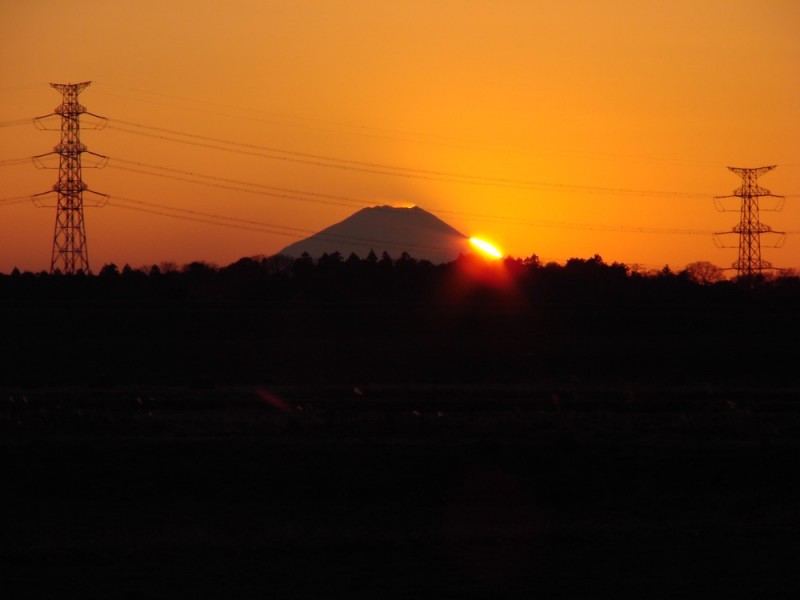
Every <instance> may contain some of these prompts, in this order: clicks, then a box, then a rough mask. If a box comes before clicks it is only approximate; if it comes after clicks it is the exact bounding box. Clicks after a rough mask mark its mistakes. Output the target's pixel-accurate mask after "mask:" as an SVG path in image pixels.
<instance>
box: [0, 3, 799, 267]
mask: <svg viewBox="0 0 800 600" xmlns="http://www.w3.org/2000/svg"><path fill="white" fill-rule="evenodd" d="M799 31H800V2H797V1H796V0H782V1H781V0H774V1H770V0H709V1H703V2H698V1H696V0H669V1H664V2H661V1H655V0H649V1H642V0H629V1H628V0H605V1H604V0H596V1H589V0H584V1H577V0H560V1H558V2H549V1H548V2H545V1H538V0H517V1H512V0H493V1H489V0H480V1H479V0H458V1H455V0H452V1H448V0H441V1H436V0H397V1H388V0H387V1H381V2H375V1H374V0H363V1H357V0H340V1H333V0H314V1H312V0H285V1H284V0H258V1H256V0H252V1H242V0H239V1H236V0H224V1H223V0H220V1H211V0H206V1H201V0H192V1H188V0H187V1H181V0H168V1H166V2H165V1H164V0H160V1H158V2H156V1H151V0H135V1H128V0H116V1H115V2H100V1H99V0H84V1H81V0H76V1H71V2H63V1H56V0H53V1H51V0H27V1H22V0H0V55H2V57H3V59H2V67H0V122H2V123H3V126H0V182H1V183H0V185H1V188H0V240H2V241H1V242H0V271H1V272H9V271H10V270H11V269H12V268H13V267H15V266H16V267H19V268H20V269H23V270H44V269H47V268H49V264H50V252H51V245H52V236H53V225H54V219H55V210H54V209H53V208H47V207H45V208H37V207H35V206H33V204H32V203H31V202H28V201H21V202H15V201H14V200H11V199H14V198H18V197H24V196H28V195H30V194H33V193H37V192H42V191H45V190H47V189H49V188H50V187H51V186H52V185H53V183H54V182H55V180H56V171H53V170H37V169H35V168H34V167H33V165H32V163H31V162H22V163H20V164H15V163H13V162H2V161H13V159H17V158H25V157H30V156H32V155H34V154H40V153H44V152H48V151H49V150H51V149H52V147H53V146H54V145H55V144H56V143H57V142H58V138H59V134H58V132H57V131H38V130H37V129H36V128H34V127H33V126H32V125H30V124H22V125H14V124H9V122H15V121H17V120H19V119H27V118H32V117H34V116H37V115H44V114H47V113H50V112H52V111H53V109H54V107H55V106H57V105H58V104H60V101H61V97H60V95H59V94H58V93H57V92H56V91H55V90H53V89H51V88H50V87H49V85H48V84H49V82H60V83H67V82H79V81H85V80H91V81H92V82H93V83H92V85H91V86H90V87H89V88H87V89H86V90H85V91H84V92H83V93H82V94H81V103H82V104H84V105H85V106H86V107H87V109H88V110H90V111H91V112H94V113H97V114H100V115H104V116H106V117H108V118H109V119H110V121H109V124H108V127H107V128H105V129H103V130H101V131H90V130H85V131H83V132H82V140H83V141H84V143H86V144H87V145H88V146H89V148H90V149H91V150H93V151H95V152H98V153H101V154H104V155H107V156H109V157H110V161H109V164H108V166H107V167H106V168H104V169H102V170H95V169H86V170H85V172H84V177H83V178H84V181H85V182H86V183H87V184H88V185H89V187H90V188H92V189H94V190H97V191H101V192H105V193H107V194H110V196H111V200H110V202H109V203H108V205H107V206H105V207H103V208H94V207H92V208H88V207H87V209H86V222H87V234H88V235H87V237H88V247H89V259H90V262H91V265H92V268H93V270H94V271H95V272H96V271H98V270H99V269H100V267H101V266H102V265H103V264H106V263H110V262H114V263H117V264H118V265H120V266H122V265H124V264H126V263H129V264H130V265H132V266H134V267H139V266H145V265H150V264H158V263H162V262H165V261H171V262H175V263H177V264H179V265H181V264H184V263H187V262H190V261H193V260H204V261H208V262H211V263H214V264H217V265H225V264H228V263H230V262H233V261H235V260H237V259H238V258H240V257H242V256H250V255H268V254H272V253H274V252H276V251H278V250H280V249H281V248H282V247H284V246H286V245H288V244H289V243H291V242H293V241H296V240H297V239H299V238H300V237H305V236H306V235H308V234H310V233H311V232H313V231H317V230H319V229H322V228H324V227H326V226H328V225H330V224H332V223H334V222H337V221H340V220H342V219H344V218H346V217H347V216H348V215H350V214H351V213H353V212H355V211H356V210H358V209H359V208H360V207H362V206H367V205H370V204H376V203H377V204H384V203H385V204H395V205H398V206H401V205H410V204H416V205H419V206H421V207H422V208H425V209H426V210H429V211H431V212H433V213H434V214H437V215H438V216H439V217H441V218H443V219H444V220H445V221H447V222H448V223H450V224H451V225H453V226H454V227H455V228H456V229H458V230H460V231H462V232H463V233H465V234H468V235H477V236H483V237H485V238H486V239H489V240H491V241H492V242H494V243H495V244H496V245H498V246H499V247H500V248H501V249H502V250H503V251H504V252H505V253H507V254H511V255H513V256H519V257H525V256H529V255H530V254H533V253H535V254H537V255H539V256H540V257H541V258H542V259H543V260H545V261H550V260H555V261H559V262H563V261H564V260H566V259H568V258H570V257H589V256H592V255H594V254H595V253H598V254H600V255H601V256H602V257H603V258H604V259H605V260H606V261H609V262H611V261H622V262H625V263H628V264H637V265H641V267H642V268H646V269H650V268H660V267H662V266H664V265H665V264H669V265H670V266H671V267H673V268H676V269H679V268H683V267H684V266H685V265H686V264H687V263H689V262H692V261H697V260H708V261H711V262H713V263H715V264H718V265H721V266H729V265H730V264H731V263H732V262H733V261H734V260H735V259H736V249H735V248H728V249H719V248H717V247H715V245H714V240H713V238H712V236H711V232H714V231H729V230H730V229H731V227H733V226H734V225H735V224H736V223H737V222H738V218H739V217H738V214H737V213H735V212H727V213H725V212H717V210H716V209H715V206H714V201H713V196H714V195H725V194H730V193H731V192H732V191H733V190H734V189H735V188H736V187H738V184H739V181H740V180H739V179H738V178H737V177H736V176H735V175H734V174H732V173H730V172H728V171H727V170H726V166H727V165H733V166H741V167H757V166H762V165H772V164H776V165H778V168H777V169H775V170H774V171H773V172H771V173H769V174H767V175H765V176H764V177H763V179H762V180H761V184H762V185H763V186H765V187H767V188H769V189H770V190H771V191H772V192H773V193H776V194H783V195H785V196H787V198H786V203H785V207H784V209H783V211H782V212H777V213H775V212H765V213H762V220H763V221H764V222H766V223H767V224H769V225H771V226H772V227H773V228H774V229H776V230H783V231H788V232H794V233H793V234H790V235H788V236H787V238H786V241H785V244H784V246H783V247H782V248H780V249H770V248H765V249H764V251H763V254H764V257H765V258H766V259H767V260H770V261H771V262H773V263H774V264H775V265H776V266H780V267H792V268H798V267H800V147H798V141H800V112H799V111H798V107H800V76H799V75H798V67H797V65H798V64H800V36H799V35H798V32H799ZM91 123H93V121H91V119H90V118H89V117H86V118H85V119H84V126H88V125H90V124H91ZM126 123H127V124H126ZM50 124H51V125H54V126H57V125H58V121H57V120H55V121H51V122H50ZM142 125H145V126H147V127H150V129H146V128H143V127H141V126H142ZM154 128H160V129H162V130H168V131H158V129H154ZM176 132H182V133H186V134H191V135H192V136H200V137H187V136H184V135H180V134H179V133H176ZM143 133H144V134H147V135H142V134H143ZM158 136H160V137H158ZM203 138H213V140H208V139H203ZM178 139H181V140H184V142H191V143H181V142H179V141H176V140H178ZM215 140H227V141H230V142H234V143H235V144H224V143H222V142H220V141H215ZM223 148H227V149H228V150H224V149H223ZM264 148H272V149H273V150H271V151H267V150H265V149H264ZM292 153H294V154H292ZM125 161H127V162H125ZM347 161H351V162H347ZM87 163H90V159H89V158H86V159H85V164H87ZM133 163H139V164H138V165H136V164H133ZM141 165H148V166H141ZM398 168H399V169H398ZM128 169H137V170H139V171H146V173H142V172H133V171H131V170H128ZM165 169H173V171H167V170H165ZM152 173H161V174H162V175H170V177H180V178H183V179H190V180H194V181H197V180H198V178H197V177H196V176H193V175H189V174H188V173H194V174H201V175H206V176H210V177H214V178H217V179H209V178H205V179H203V180H202V181H205V184H197V183H192V182H188V181H182V180H177V179H174V178H167V177H163V176H156V175H153V174H152ZM465 175H466V176H469V178H465V177H463V176H465ZM223 179H225V180H227V181H223ZM208 184H215V185H216V186H217V187H215V186H214V185H208ZM253 184H255V185H260V186H271V187H273V188H282V189H284V190H294V191H293V192H292V193H287V192H285V191H279V190H275V189H272V190H270V189H269V188H268V187H254V185H253ZM231 188H245V189H249V190H251V191H250V192H247V191H242V189H231ZM268 194H274V195H268ZM89 198H90V196H87V200H88V199H89ZM729 203H730V201H729ZM49 204H51V205H52V201H51V202H50V203H49ZM769 205H771V203H768V202H766V201H765V202H764V204H763V206H764V207H769ZM728 206H729V207H731V208H734V209H735V208H737V205H736V202H735V201H733V203H732V204H729V205H728ZM142 209H144V210H146V211H150V212H143V211H142ZM188 211H193V212H188ZM156 213H162V214H156ZM166 214H171V215H176V216H178V217H180V218H172V217H168V216H165V215H166ZM208 215H219V216H220V217H229V218H233V219H239V221H230V220H229V221H225V222H227V223H231V224H234V225H237V227H226V226H223V225H220V223H221V222H222V221H221V219H220V218H217V217H209V216H208ZM201 221H203V222H201ZM205 221H212V222H213V223H208V222H205ZM248 228H249V229H248ZM252 229H257V231H253V230H252ZM726 238H727V239H726V240H725V241H726V242H728V243H731V244H735V243H736V237H735V236H734V235H730V236H726ZM764 242H765V244H766V243H767V240H766V239H765V240H764Z"/></svg>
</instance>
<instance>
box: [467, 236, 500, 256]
mask: <svg viewBox="0 0 800 600" xmlns="http://www.w3.org/2000/svg"><path fill="white" fill-rule="evenodd" d="M469 243H470V244H472V245H473V246H475V247H476V248H477V249H478V250H480V251H481V252H483V253H484V254H486V255H488V256H491V257H492V258H503V255H502V253H501V252H500V250H498V249H497V248H495V247H494V246H492V245H491V244H490V243H489V242H486V241H484V240H480V239H478V238H469Z"/></svg>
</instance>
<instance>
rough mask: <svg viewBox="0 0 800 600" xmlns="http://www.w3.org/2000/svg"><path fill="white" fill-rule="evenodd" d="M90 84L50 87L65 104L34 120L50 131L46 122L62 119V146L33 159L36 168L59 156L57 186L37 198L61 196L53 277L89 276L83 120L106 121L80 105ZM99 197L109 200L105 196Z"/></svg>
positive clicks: (55, 239)
mask: <svg viewBox="0 0 800 600" xmlns="http://www.w3.org/2000/svg"><path fill="white" fill-rule="evenodd" d="M90 83H91V81H84V82H82V83H51V84H50V86H51V87H52V88H54V89H56V90H58V91H59V92H60V93H61V95H62V97H63V100H62V103H61V105H60V106H57V107H56V108H55V112H53V113H51V114H49V115H44V116H42V117H37V118H36V119H35V122H36V123H37V126H39V127H40V128H41V129H50V128H49V127H47V126H46V125H45V123H46V122H45V121H44V119H47V118H48V117H52V116H60V117H61V127H60V130H61V142H60V143H59V144H58V145H57V146H55V147H54V148H53V151H52V152H48V153H47V154H41V155H39V156H36V157H34V161H35V162H36V164H37V165H38V166H43V163H42V162H41V160H40V159H42V158H43V157H45V156H49V155H53V154H57V155H58V182H57V183H56V184H54V185H53V189H52V190H50V191H47V192H43V193H42V194H36V195H35V196H34V198H37V197H40V196H44V195H46V194H50V193H53V192H55V193H56V194H58V199H57V203H56V223H55V232H54V234H53V253H52V257H51V260H50V272H51V273H54V272H56V271H60V272H62V273H68V274H74V273H78V272H83V273H88V272H89V252H88V250H87V246H86V223H85V221H84V218H83V207H84V203H83V192H84V191H91V190H89V188H88V186H87V185H86V184H85V183H84V182H83V179H82V178H81V168H82V167H81V155H82V154H83V153H85V152H88V150H87V148H86V146H85V145H84V144H82V143H81V139H80V130H81V124H80V116H81V115H82V114H90V115H92V116H94V117H97V118H99V119H101V120H102V122H103V125H105V119H104V117H99V116H98V115H94V114H93V113H90V112H88V111H87V110H86V108H85V107H84V106H82V105H81V104H80V103H78V94H80V93H81V91H82V90H84V89H85V88H86V87H87V86H88V85H89V84H90ZM89 154H94V155H95V156H98V157H100V158H101V159H106V157H105V156H102V155H100V154H95V153H94V152H89ZM95 166H97V165H95ZM44 168H48V167H46V166H45V167H44ZM95 193H96V192H95ZM99 195H100V196H103V197H106V196H104V195H103V194H99Z"/></svg>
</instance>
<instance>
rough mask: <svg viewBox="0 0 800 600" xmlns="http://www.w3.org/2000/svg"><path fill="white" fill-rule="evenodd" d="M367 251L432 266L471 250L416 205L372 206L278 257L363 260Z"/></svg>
mask: <svg viewBox="0 0 800 600" xmlns="http://www.w3.org/2000/svg"><path fill="white" fill-rule="evenodd" d="M370 251H374V252H375V254H377V255H378V256H380V255H381V254H382V253H383V252H388V253H389V255H390V256H391V257H392V258H398V257H399V256H400V255H401V254H402V253H403V252H408V254H410V255H411V256H413V257H414V258H417V259H421V260H429V261H431V262H432V263H446V262H451V261H453V260H455V259H456V258H458V256H459V254H466V253H467V252H469V251H470V248H469V240H468V239H467V237H466V236H465V235H464V234H463V233H461V232H459V231H457V230H456V229H454V228H453V227H451V226H450V225H448V224H447V223H445V222H444V221H442V220H441V219H439V218H438V217H436V216H434V215H432V214H431V213H429V212H427V211H425V210H423V209H421V208H419V207H418V206H415V207H413V208H395V207H393V206H373V207H370V208H364V209H362V210H359V211H358V212H356V213H354V214H352V215H350V216H349V217H348V218H346V219H345V220H344V221H341V222H339V223H336V224H335V225H331V226H330V227H328V228H326V229H323V230H322V231H320V232H318V233H315V234H314V235H312V236H310V237H308V238H306V239H304V240H300V241H299V242H295V243H294V244H291V245H289V246H287V247H286V248H284V249H283V250H281V251H280V252H279V253H278V254H283V255H285V256H291V257H295V258H296V257H298V256H300V255H301V254H303V252H307V253H308V254H309V255H310V256H311V257H313V258H319V257H320V256H322V255H323V254H326V253H327V254H332V253H334V252H339V253H340V254H341V255H342V256H343V257H345V258H347V257H348V256H349V255H350V254H356V256H359V257H360V258H366V257H367V255H368V254H369V253H370Z"/></svg>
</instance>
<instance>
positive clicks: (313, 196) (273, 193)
mask: <svg viewBox="0 0 800 600" xmlns="http://www.w3.org/2000/svg"><path fill="white" fill-rule="evenodd" d="M117 162H121V163H124V164H130V165H135V166H143V167H147V168H149V169H158V170H162V171H166V172H165V173H157V172H153V171H148V170H145V169H136V168H131V167H125V166H121V165H117V164H115V163H117ZM108 166H110V167H112V168H114V169H119V170H122V171H129V172H131V173H140V174H143V175H150V176H153V177H163V178H166V179H172V180H176V181H183V182H187V183H194V184H198V185H205V186H210V187H215V188H219V189H225V190H231V191H237V192H245V193H248V194H258V195H262V196H270V197H275V198H284V199H289V200H301V201H304V202H317V203H321V204H332V205H336V206H373V205H374V202H369V201H367V200H357V199H355V198H350V197H348V196H336V195H333V194H322V193H319V192H306V191H301V190H296V189H291V188H281V187H277V186H269V185H266V184H261V183H255V182H248V181H242V180H237V179H230V178H227V177H218V176H214V175H206V174H201V173H194V172H192V171H184V170H182V169H174V168H170V167H162V166H159V165H153V164H149V163H140V162H136V161H129V160H124V159H118V158H114V159H111V160H110V161H109V165H108ZM175 173H178V174H180V175H176V174H175ZM181 175H185V176H186V177H182V176H181ZM190 177H196V178H202V179H208V180H210V181H198V180H196V179H190ZM218 182H219V183H218ZM231 184H238V185H231ZM241 186H251V187H252V188H258V189H249V188H247V187H241Z"/></svg>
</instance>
